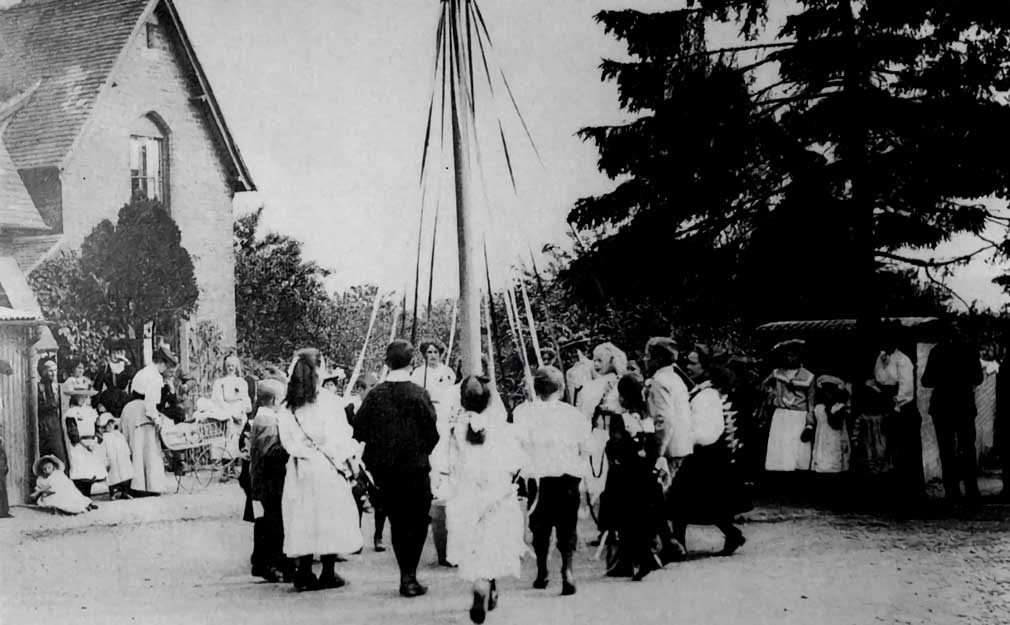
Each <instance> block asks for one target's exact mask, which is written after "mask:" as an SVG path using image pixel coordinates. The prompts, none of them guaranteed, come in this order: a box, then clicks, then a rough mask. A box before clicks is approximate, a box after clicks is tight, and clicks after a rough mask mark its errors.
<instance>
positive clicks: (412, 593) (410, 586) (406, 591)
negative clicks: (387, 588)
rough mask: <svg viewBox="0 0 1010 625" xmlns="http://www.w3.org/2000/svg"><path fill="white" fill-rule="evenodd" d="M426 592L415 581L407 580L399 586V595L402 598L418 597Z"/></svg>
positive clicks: (425, 588) (426, 589) (426, 590)
mask: <svg viewBox="0 0 1010 625" xmlns="http://www.w3.org/2000/svg"><path fill="white" fill-rule="evenodd" d="M426 592H428V588H427V587H425V586H423V585H421V583H420V582H418V581H417V580H416V579H411V580H407V581H405V582H402V583H401V584H400V594H401V595H403V596H404V597H420V596H421V595H423V594H425V593H426Z"/></svg>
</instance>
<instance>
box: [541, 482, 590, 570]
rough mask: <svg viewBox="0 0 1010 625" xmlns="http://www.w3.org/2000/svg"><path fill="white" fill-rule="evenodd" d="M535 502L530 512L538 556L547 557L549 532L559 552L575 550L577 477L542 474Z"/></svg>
mask: <svg viewBox="0 0 1010 625" xmlns="http://www.w3.org/2000/svg"><path fill="white" fill-rule="evenodd" d="M534 502H535V504H534V503H532V502H531V505H535V507H534V508H533V510H532V512H531V513H530V532H532V533H533V550H534V551H536V553H537V557H538V559H539V558H540V557H541V556H542V557H546V556H547V552H548V550H549V549H550V546H551V532H552V531H553V532H554V534H555V540H556V541H557V543H556V544H557V548H558V551H559V552H561V554H562V555H570V554H572V553H574V551H575V547H576V546H577V544H578V535H577V532H576V527H577V525H578V522H579V478H577V477H572V476H571V475H563V476H561V477H543V478H540V480H539V481H538V483H537V493H536V495H535V498H534Z"/></svg>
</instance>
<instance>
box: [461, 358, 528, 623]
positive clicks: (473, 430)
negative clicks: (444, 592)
mask: <svg viewBox="0 0 1010 625" xmlns="http://www.w3.org/2000/svg"><path fill="white" fill-rule="evenodd" d="M460 392H461V405H462V408H463V416H462V419H461V422H460V423H459V424H458V425H457V427H456V428H455V429H454V432H453V446H454V447H455V450H456V453H455V454H454V455H455V456H456V462H454V463H453V470H452V476H451V478H450V482H451V486H450V488H449V495H448V497H447V500H446V524H447V526H448V530H449V536H448V555H449V560H450V561H452V562H455V563H456V564H458V565H459V570H458V572H459V576H460V577H461V578H462V579H464V580H466V581H468V582H470V583H471V584H473V605H472V606H471V608H470V618H471V620H473V622H475V623H483V622H484V618H485V616H486V614H487V612H488V611H489V610H493V609H495V607H496V606H497V603H498V589H497V585H496V580H497V579H498V578H500V577H505V576H511V577H519V575H520V558H521V557H522V554H523V552H524V551H525V550H526V544H525V542H524V540H523V532H524V530H525V527H524V518H523V513H522V509H521V508H520V505H519V499H518V495H517V492H516V483H515V481H514V477H515V475H516V473H517V472H518V470H519V467H520V466H522V464H523V459H522V447H521V445H520V439H519V437H518V436H517V435H516V432H514V431H513V430H514V429H516V428H517V426H514V425H512V424H509V423H508V420H507V416H506V414H505V411H504V409H502V407H501V406H500V404H499V403H498V402H492V401H491V395H492V393H491V389H490V388H489V386H488V380H487V379H486V378H479V377H477V376H470V377H469V378H467V380H465V381H464V382H463V384H462V385H461V391H460Z"/></svg>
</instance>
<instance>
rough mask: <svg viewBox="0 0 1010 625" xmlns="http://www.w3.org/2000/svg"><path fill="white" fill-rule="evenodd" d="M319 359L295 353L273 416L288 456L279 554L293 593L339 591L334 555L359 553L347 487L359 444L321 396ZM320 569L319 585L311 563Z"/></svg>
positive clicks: (334, 405) (332, 403)
mask: <svg viewBox="0 0 1010 625" xmlns="http://www.w3.org/2000/svg"><path fill="white" fill-rule="evenodd" d="M318 363H319V353H318V352H317V351H315V350H303V351H302V352H299V354H298V356H297V360H296V362H295V365H294V367H293V370H292V372H291V378H290V380H289V381H288V387H287V395H286V397H285V399H284V404H285V405H284V409H282V410H279V411H278V414H277V428H278V435H279V436H280V440H281V445H283V447H284V449H285V450H286V451H287V452H288V455H289V456H290V457H289V459H288V463H287V468H286V473H285V476H284V490H283V495H282V496H281V509H282V516H283V519H284V554H285V555H286V556H287V557H289V558H292V559H294V560H295V561H296V571H295V577H294V586H295V588H296V589H297V590H318V589H323V588H339V587H341V586H343V585H344V583H345V582H344V580H343V578H341V577H340V576H339V575H337V574H336V571H335V570H334V565H335V563H336V561H337V554H338V553H353V552H355V551H357V550H358V549H360V548H361V544H362V539H361V528H360V527H359V525H358V511H357V506H356V505H355V502H354V495H353V494H352V492H351V482H352V480H353V479H354V477H355V474H356V472H357V470H358V466H359V465H358V462H357V459H356V454H357V452H358V444H357V442H356V441H355V440H354V438H353V437H352V431H351V426H350V425H349V424H348V423H347V420H346V419H342V418H338V417H339V416H341V415H343V406H342V405H341V403H340V401H339V400H338V399H337V398H336V397H334V396H332V395H331V394H329V393H321V392H320V390H321V384H320V380H319V374H318V370H317V369H318ZM313 555H319V556H320V560H321V562H322V565H323V569H322V575H321V576H320V577H319V578H316V576H315V575H314V574H313V572H312V556H313Z"/></svg>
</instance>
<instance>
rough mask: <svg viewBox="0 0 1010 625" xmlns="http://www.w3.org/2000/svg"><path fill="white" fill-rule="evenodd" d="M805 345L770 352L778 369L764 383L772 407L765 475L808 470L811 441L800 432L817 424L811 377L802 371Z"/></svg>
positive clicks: (795, 342)
mask: <svg viewBox="0 0 1010 625" xmlns="http://www.w3.org/2000/svg"><path fill="white" fill-rule="evenodd" d="M804 345H805V343H804V342H803V341H801V340H799V339H794V340H790V341H784V342H782V343H779V344H778V345H776V346H775V348H774V349H773V350H772V355H773V356H774V357H775V358H776V359H777V360H778V363H779V366H778V367H777V368H775V369H774V370H773V371H772V374H771V375H770V376H768V378H767V379H766V380H765V385H766V387H767V388H769V390H770V392H771V393H772V402H773V405H774V407H775V411H774V412H773V413H772V423H771V427H770V428H769V430H768V453H767V455H766V456H765V470H766V471H809V470H810V463H811V441H812V438H811V439H810V440H807V439H806V438H807V437H804V433H803V431H804V429H806V426H807V423H816V418H815V417H814V414H813V410H814V374H813V373H811V372H810V371H808V370H807V369H805V368H804V367H803V360H802V349H803V347H804Z"/></svg>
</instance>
